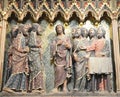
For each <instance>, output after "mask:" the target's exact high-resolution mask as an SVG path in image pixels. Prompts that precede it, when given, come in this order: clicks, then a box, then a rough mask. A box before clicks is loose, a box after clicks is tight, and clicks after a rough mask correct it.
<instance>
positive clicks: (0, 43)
mask: <svg viewBox="0 0 120 97" xmlns="http://www.w3.org/2000/svg"><path fill="white" fill-rule="evenodd" d="M6 24H7V21H6V20H4V19H3V20H2V31H1V34H0V36H1V39H0V91H1V88H2V77H3V64H4V50H5V39H6Z"/></svg>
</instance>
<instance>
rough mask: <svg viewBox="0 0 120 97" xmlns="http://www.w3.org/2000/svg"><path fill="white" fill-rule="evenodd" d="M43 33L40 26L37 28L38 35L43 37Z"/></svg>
mask: <svg viewBox="0 0 120 97" xmlns="http://www.w3.org/2000/svg"><path fill="white" fill-rule="evenodd" d="M42 33H43V28H42V27H41V26H40V25H39V26H38V28H37V34H38V35H41V34H42Z"/></svg>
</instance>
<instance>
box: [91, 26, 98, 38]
mask: <svg viewBox="0 0 120 97" xmlns="http://www.w3.org/2000/svg"><path fill="white" fill-rule="evenodd" d="M96 33H97V31H96V30H95V28H90V29H89V37H90V39H91V38H93V37H94V36H96Z"/></svg>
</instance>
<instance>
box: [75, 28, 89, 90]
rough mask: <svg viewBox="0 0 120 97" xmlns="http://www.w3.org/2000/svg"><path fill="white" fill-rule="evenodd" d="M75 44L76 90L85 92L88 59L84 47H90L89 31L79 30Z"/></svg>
mask: <svg viewBox="0 0 120 97" xmlns="http://www.w3.org/2000/svg"><path fill="white" fill-rule="evenodd" d="M75 34H76V35H74V36H75V39H74V42H73V50H74V51H73V58H74V60H75V64H74V65H75V89H74V90H76V91H78V90H80V91H84V90H85V89H86V87H85V86H86V75H87V59H86V55H87V52H86V49H82V48H81V47H83V46H88V45H89V41H88V39H87V37H88V31H87V29H85V28H81V29H80V28H78V29H77V30H76V33H75Z"/></svg>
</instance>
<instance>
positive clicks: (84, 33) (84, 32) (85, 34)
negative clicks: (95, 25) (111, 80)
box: [81, 28, 88, 38]
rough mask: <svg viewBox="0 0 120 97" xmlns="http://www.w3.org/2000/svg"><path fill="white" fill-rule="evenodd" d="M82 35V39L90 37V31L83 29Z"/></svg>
mask: <svg viewBox="0 0 120 97" xmlns="http://www.w3.org/2000/svg"><path fill="white" fill-rule="evenodd" d="M81 35H82V37H86V38H87V37H88V31H87V29H85V28H82V29H81Z"/></svg>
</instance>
